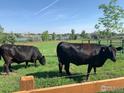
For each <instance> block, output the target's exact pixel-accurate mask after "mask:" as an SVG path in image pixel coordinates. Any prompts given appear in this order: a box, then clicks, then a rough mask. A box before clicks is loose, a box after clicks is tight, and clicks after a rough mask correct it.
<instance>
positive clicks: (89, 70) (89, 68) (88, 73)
mask: <svg viewBox="0 0 124 93" xmlns="http://www.w3.org/2000/svg"><path fill="white" fill-rule="evenodd" d="M91 70H92V66H91V65H88V70H87V76H86V80H88V78H89V75H90V72H91Z"/></svg>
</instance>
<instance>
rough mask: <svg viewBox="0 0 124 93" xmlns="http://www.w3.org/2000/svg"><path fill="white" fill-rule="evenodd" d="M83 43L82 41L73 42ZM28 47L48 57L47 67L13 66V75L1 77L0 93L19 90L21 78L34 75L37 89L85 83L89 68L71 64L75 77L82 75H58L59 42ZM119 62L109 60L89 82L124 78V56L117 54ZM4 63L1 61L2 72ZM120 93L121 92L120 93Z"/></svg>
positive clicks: (0, 68) (35, 44)
mask: <svg viewBox="0 0 124 93" xmlns="http://www.w3.org/2000/svg"><path fill="white" fill-rule="evenodd" d="M71 42H81V41H71ZM26 44H28V45H34V46H37V47H38V48H39V50H40V51H41V52H42V53H43V54H44V55H45V56H46V61H47V63H46V65H44V66H42V65H40V64H39V63H38V62H37V63H38V67H34V66H33V64H31V63H30V66H29V67H28V68H26V69H25V67H24V65H25V64H24V63H23V64H16V63H15V64H12V67H13V69H14V70H15V71H14V72H13V73H10V74H9V75H0V93H10V92H13V91H18V90H19V80H20V77H21V76H28V75H33V76H34V77H35V86H36V88H44V87H51V86H60V85H65V84H72V83H80V82H84V81H83V80H84V79H85V76H84V75H86V71H87V66H86V65H82V66H75V65H73V64H71V67H70V71H71V72H72V74H74V75H81V76H77V77H71V78H69V77H67V76H66V74H65V71H64V70H63V72H64V73H63V74H62V75H60V74H59V73H58V60H57V57H55V56H56V46H57V44H58V41H49V42H39V43H26ZM117 59H118V60H117V62H116V63H113V62H112V61H110V60H107V62H106V63H105V65H104V66H103V67H101V68H98V69H97V75H93V71H92V72H91V75H90V78H89V81H93V80H102V79H109V78H114V77H121V76H124V71H123V70H124V69H123V67H124V62H123V60H124V54H121V53H117ZM3 63H4V61H3V60H1V61H0V72H1V71H2V67H3ZM118 93H119V92H118ZM120 93H121V92H120Z"/></svg>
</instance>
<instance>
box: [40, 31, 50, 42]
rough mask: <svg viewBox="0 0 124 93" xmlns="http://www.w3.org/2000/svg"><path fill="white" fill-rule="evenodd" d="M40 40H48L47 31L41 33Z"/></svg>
mask: <svg viewBox="0 0 124 93" xmlns="http://www.w3.org/2000/svg"><path fill="white" fill-rule="evenodd" d="M41 38H42V41H48V40H49V33H48V31H44V32H43V33H42V35H41Z"/></svg>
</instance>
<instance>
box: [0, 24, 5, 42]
mask: <svg viewBox="0 0 124 93" xmlns="http://www.w3.org/2000/svg"><path fill="white" fill-rule="evenodd" d="M5 37H6V34H5V33H4V28H3V27H2V26H1V25H0V43H4V41H5V39H6V38H5Z"/></svg>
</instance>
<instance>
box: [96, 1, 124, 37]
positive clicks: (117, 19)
mask: <svg viewBox="0 0 124 93" xmlns="http://www.w3.org/2000/svg"><path fill="white" fill-rule="evenodd" d="M99 9H101V10H102V12H103V17H100V18H99V19H98V23H97V24H96V25H95V28H96V30H97V31H104V32H107V33H106V34H107V36H109V34H110V33H108V32H113V31H114V32H115V31H117V32H122V31H123V22H122V21H121V19H122V18H124V9H123V8H122V7H121V6H119V5H117V0H110V2H109V3H108V4H101V5H100V6H99Z"/></svg>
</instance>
